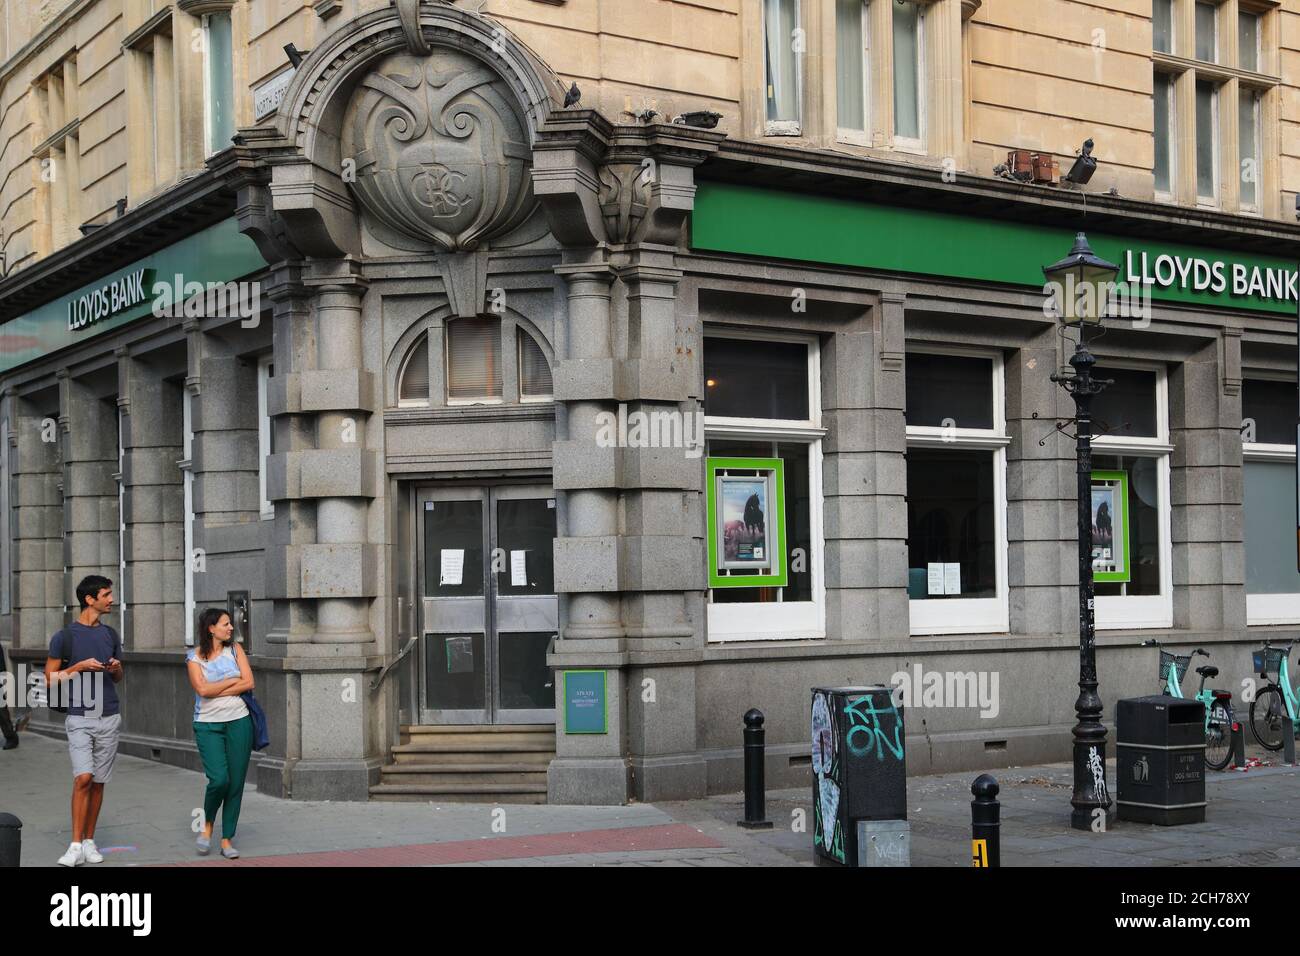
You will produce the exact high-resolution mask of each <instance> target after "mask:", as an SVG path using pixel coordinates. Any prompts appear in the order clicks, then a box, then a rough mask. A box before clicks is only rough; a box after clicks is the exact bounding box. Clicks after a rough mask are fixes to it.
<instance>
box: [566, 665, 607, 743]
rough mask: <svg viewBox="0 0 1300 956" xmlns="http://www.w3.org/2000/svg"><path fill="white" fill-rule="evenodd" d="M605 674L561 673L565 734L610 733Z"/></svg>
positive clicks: (602, 672) (596, 672)
mask: <svg viewBox="0 0 1300 956" xmlns="http://www.w3.org/2000/svg"><path fill="white" fill-rule="evenodd" d="M605 690H606V675H605V672H604V671H565V672H564V732H565V733H566V734H604V733H608V732H609V700H608V698H607V696H606V694H605Z"/></svg>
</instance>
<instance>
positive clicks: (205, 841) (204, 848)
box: [194, 834, 212, 856]
mask: <svg viewBox="0 0 1300 956" xmlns="http://www.w3.org/2000/svg"><path fill="white" fill-rule="evenodd" d="M194 843H195V845H196V846H197V847H198V848H199V856H207V855H208V851H209V850H211V849H212V839H211V837H205V836H203V834H199V838H198V839H197V840H195V841H194Z"/></svg>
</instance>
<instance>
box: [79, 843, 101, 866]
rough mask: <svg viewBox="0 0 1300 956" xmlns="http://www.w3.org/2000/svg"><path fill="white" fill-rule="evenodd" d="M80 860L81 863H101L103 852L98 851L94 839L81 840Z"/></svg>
mask: <svg viewBox="0 0 1300 956" xmlns="http://www.w3.org/2000/svg"><path fill="white" fill-rule="evenodd" d="M81 860H82V862H83V863H103V862H104V854H102V853H100V852H99V848H98V847H96V846H95V841H94V840H82V841H81Z"/></svg>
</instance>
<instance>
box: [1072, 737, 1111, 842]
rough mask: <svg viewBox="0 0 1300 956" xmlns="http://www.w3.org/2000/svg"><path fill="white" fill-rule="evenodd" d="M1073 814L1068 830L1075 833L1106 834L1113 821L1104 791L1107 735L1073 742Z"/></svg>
mask: <svg viewBox="0 0 1300 956" xmlns="http://www.w3.org/2000/svg"><path fill="white" fill-rule="evenodd" d="M1070 805H1071V806H1073V807H1074V812H1072V813H1071V814H1070V826H1072V827H1073V828H1074V829H1076V830H1096V831H1105V830H1106V829H1107V828H1109V826H1110V823H1111V821H1112V820H1113V819H1114V810H1113V809H1112V806H1113V805H1112V802H1111V799H1110V791H1109V789H1108V788H1107V787H1106V734H1105V729H1104V728H1103V729H1102V735H1101V737H1100V739H1093V740H1080V739H1079V738H1078V737H1077V736H1076V737H1075V740H1074V796H1073V798H1072V799H1071V800H1070Z"/></svg>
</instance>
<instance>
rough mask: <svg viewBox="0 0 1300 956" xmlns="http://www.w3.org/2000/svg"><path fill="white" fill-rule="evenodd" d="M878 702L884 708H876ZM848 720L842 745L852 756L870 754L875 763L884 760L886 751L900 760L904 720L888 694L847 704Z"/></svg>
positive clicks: (845, 708) (845, 711) (845, 709)
mask: <svg viewBox="0 0 1300 956" xmlns="http://www.w3.org/2000/svg"><path fill="white" fill-rule="evenodd" d="M877 702H880V703H882V704H884V705H885V706H877ZM844 713H845V714H847V715H848V718H849V730H848V733H847V734H846V735H845V743H846V744H847V745H848V748H849V753H850V754H852V755H853V756H854V757H866V756H869V755H870V754H871V753H872V752H874V753H875V755H876V759H877V760H884V759H885V752H886V751H888V752H889V753H891V754H893V755H894V757H895V758H896V759H898V760H902V759H903V737H902V734H903V717H902V715H901V714H899V712H898V708H897V707H895V706H894V701H893V698H892V697H890V696H889V695H888V694H880V695H877V696H875V697H872V696H864V697H859V698H857V699H856V700H851V701H849V702H848V703H847V704H846V705H845V707H844Z"/></svg>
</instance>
